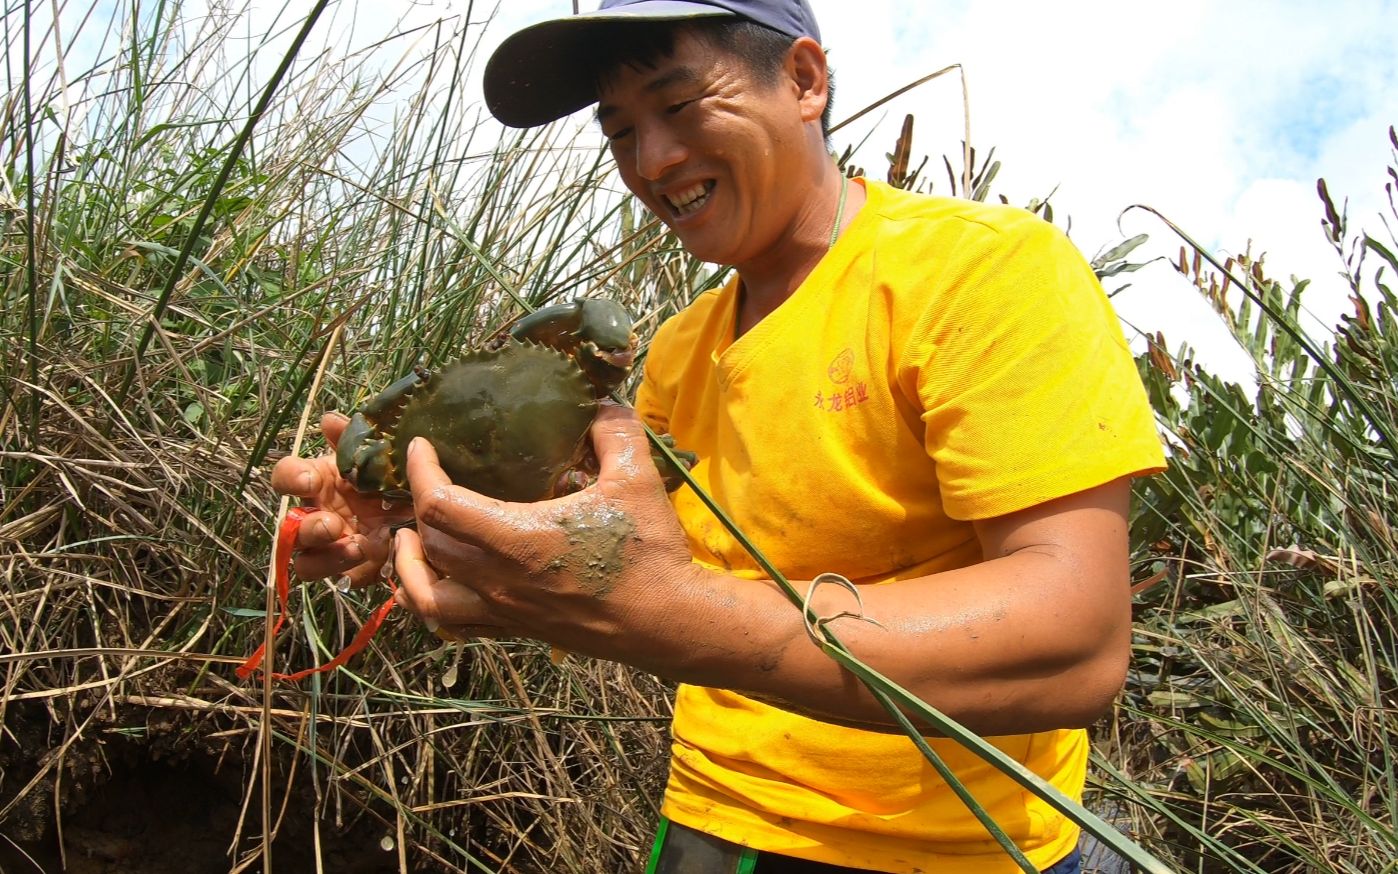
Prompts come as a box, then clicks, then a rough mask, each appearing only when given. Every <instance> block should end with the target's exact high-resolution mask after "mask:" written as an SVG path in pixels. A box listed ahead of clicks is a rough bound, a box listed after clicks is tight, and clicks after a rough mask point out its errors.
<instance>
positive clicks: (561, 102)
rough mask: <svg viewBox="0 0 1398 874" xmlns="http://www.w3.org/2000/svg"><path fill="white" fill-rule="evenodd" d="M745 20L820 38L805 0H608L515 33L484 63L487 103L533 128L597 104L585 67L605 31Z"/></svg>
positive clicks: (513, 122) (514, 123)
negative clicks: (670, 23)
mask: <svg viewBox="0 0 1398 874" xmlns="http://www.w3.org/2000/svg"><path fill="white" fill-rule="evenodd" d="M699 18H746V19H748V20H749V21H754V22H756V23H758V24H761V25H763V26H765V27H770V28H772V29H773V30H775V31H777V32H778V33H783V34H786V35H787V36H789V37H791V38H792V39H793V40H794V39H797V38H798V37H803V36H809V37H811V38H812V39H814V40H815V41H816V42H820V28H819V27H818V26H817V25H816V20H815V13H813V12H811V7H810V4H809V3H808V2H806V0H692V2H690V0H602V7H601V8H600V9H598V10H597V11H596V12H583V13H580V14H578V15H570V16H568V17H567V18H558V19H554V20H552V21H543V22H540V23H538V24H534V25H530V26H529V27H526V28H525V29H523V30H521V31H519V32H518V33H514V34H511V35H510V36H509V37H508V38H507V39H506V40H505V41H504V42H503V43H501V44H500V47H499V48H498V49H496V50H495V53H494V54H493V55H491V56H490V60H489V61H488V62H486V65H485V105H486V106H487V107H489V109H490V112H491V114H492V115H494V116H495V117H496V118H498V119H499V120H500V121H502V122H503V123H505V124H507V125H509V126H510V127H533V126H534V125H538V124H544V123H546V122H550V121H553V120H555V119H558V118H562V117H563V116H565V115H567V114H569V113H571V112H576V111H577V110H579V109H582V108H583V107H584V106H587V105H588V104H590V103H593V102H594V101H595V100H596V99H597V95H596V94H594V93H593V83H592V81H591V79H590V77H588V76H587V75H586V74H584V73H582V72H581V71H580V67H582V66H583V65H582V63H581V59H582V58H585V57H586V56H587V51H588V44H589V42H591V41H592V40H593V39H595V38H596V35H597V32H598V28H610V27H613V26H616V25H618V24H622V25H624V24H626V23H628V22H637V21H686V20H691V19H699Z"/></svg>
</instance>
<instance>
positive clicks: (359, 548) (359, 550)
mask: <svg viewBox="0 0 1398 874" xmlns="http://www.w3.org/2000/svg"><path fill="white" fill-rule="evenodd" d="M345 555H348V556H349V557H350V559H351V560H352V561H363V560H364V547H363V545H361V544H360V542H359V541H358V540H351V541H350V542H349V546H346V547H345Z"/></svg>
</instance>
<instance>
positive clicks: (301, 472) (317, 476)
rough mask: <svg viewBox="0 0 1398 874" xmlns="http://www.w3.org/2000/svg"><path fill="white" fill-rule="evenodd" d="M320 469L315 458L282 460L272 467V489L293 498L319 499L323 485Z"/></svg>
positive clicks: (288, 458) (318, 461)
mask: <svg viewBox="0 0 1398 874" xmlns="http://www.w3.org/2000/svg"><path fill="white" fill-rule="evenodd" d="M322 467H323V465H322V464H321V463H320V459H317V458H292V457H290V456H288V457H286V458H283V459H281V460H280V461H278V462H277V463H276V464H275V465H273V466H272V489H273V490H274V491H275V492H277V494H280V495H289V496H291V497H293V498H316V497H319V496H320V493H321V489H322V487H323V486H324V485H325V480H324V474H323V471H322Z"/></svg>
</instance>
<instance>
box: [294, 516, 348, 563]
mask: <svg viewBox="0 0 1398 874" xmlns="http://www.w3.org/2000/svg"><path fill="white" fill-rule="evenodd" d="M353 533H354V532H352V531H348V530H347V529H346V527H345V520H344V518H343V517H341V516H340V514H339V513H331V512H329V511H326V510H321V511H318V512H315V513H309V514H307V515H306V516H305V517H304V518H302V520H301V529H300V530H299V531H297V532H296V547H295V548H296V549H298V550H299V549H319V548H320V547H322V546H329V545H330V544H332V543H334V542H335V541H337V540H339V539H340V538H342V537H346V536H348V535H351V534H353ZM364 558H365V556H362V555H361V556H360V557H359V560H360V561H363V560H364Z"/></svg>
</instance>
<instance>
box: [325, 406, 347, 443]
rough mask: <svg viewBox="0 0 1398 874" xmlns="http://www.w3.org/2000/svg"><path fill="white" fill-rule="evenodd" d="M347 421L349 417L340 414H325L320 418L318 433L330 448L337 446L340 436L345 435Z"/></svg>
mask: <svg viewBox="0 0 1398 874" xmlns="http://www.w3.org/2000/svg"><path fill="white" fill-rule="evenodd" d="M349 421H350V420H349V416H346V415H344V414H342V413H326V414H325V415H323V416H321V417H320V433H322V434H324V435H325V440H326V442H327V443H329V444H330V445H331V446H332V447H334V446H339V445H340V435H341V434H344V433H345V426H346V425H348V424H349Z"/></svg>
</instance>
